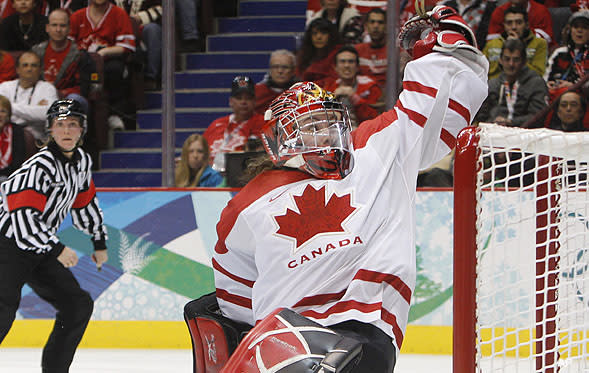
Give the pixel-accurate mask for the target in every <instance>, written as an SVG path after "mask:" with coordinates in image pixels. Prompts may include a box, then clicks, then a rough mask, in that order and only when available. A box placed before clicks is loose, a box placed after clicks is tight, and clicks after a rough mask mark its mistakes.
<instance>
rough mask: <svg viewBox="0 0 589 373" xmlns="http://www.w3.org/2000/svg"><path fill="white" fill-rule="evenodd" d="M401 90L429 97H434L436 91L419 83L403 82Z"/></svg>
mask: <svg viewBox="0 0 589 373" xmlns="http://www.w3.org/2000/svg"><path fill="white" fill-rule="evenodd" d="M403 89H405V90H407V91H412V92H418V93H423V94H426V95H428V96H431V97H436V95H437V94H438V90H437V89H435V88H433V87H428V86H425V85H423V84H421V83H419V82H415V81H407V82H403Z"/></svg>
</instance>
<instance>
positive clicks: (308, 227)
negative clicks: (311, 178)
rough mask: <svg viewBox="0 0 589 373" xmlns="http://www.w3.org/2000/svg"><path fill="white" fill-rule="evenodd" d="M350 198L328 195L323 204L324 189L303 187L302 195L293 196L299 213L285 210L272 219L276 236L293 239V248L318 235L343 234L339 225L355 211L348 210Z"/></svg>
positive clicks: (350, 207)
mask: <svg viewBox="0 0 589 373" xmlns="http://www.w3.org/2000/svg"><path fill="white" fill-rule="evenodd" d="M350 200H351V196H350V194H346V195H344V196H341V197H339V196H337V195H335V194H332V196H331V198H329V201H328V202H327V204H326V203H325V185H324V186H323V187H321V188H320V189H319V190H316V189H315V188H313V187H312V186H311V185H310V184H309V185H307V187H306V188H305V190H304V191H303V194H302V195H300V196H294V201H295V203H296V205H297V207H298V210H299V212H295V211H293V210H291V209H287V210H286V213H285V214H284V215H279V216H275V217H274V219H275V220H276V223H278V225H279V226H280V229H278V231H276V233H277V234H280V235H283V236H287V237H291V238H294V239H295V245H296V246H295V248H299V247H301V246H303V245H304V244H305V243H306V242H307V241H309V240H310V239H312V238H313V237H315V236H316V235H318V234H321V233H331V232H334V233H335V232H344V231H345V230H344V228H343V227H342V223H343V221H344V220H346V219H347V218H348V216H350V215H351V214H352V212H354V210H356V207H352V206H351V203H350Z"/></svg>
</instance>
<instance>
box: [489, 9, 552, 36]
mask: <svg viewBox="0 0 589 373" xmlns="http://www.w3.org/2000/svg"><path fill="white" fill-rule="evenodd" d="M510 6H511V2H509V1H507V2H506V3H505V4H503V5H501V6H498V7H497V8H496V9H495V10H494V11H493V14H491V22H490V24H489V33H488V34H487V40H491V39H495V38H497V37H499V35H500V34H501V33H502V32H503V31H504V30H503V14H504V13H505V10H506V9H507V8H509V7H510ZM527 10H528V24H529V25H530V30H532V32H533V33H534V34H535V35H536V36H538V37H540V38H543V39H546V41H547V42H548V44H549V45H554V44H555V41H554V37H553V35H552V17H551V16H550V12H549V11H548V8H546V7H545V6H544V5H542V4H540V3H537V2H535V1H534V0H528V9H527Z"/></svg>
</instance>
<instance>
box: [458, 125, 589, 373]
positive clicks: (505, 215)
mask: <svg viewBox="0 0 589 373" xmlns="http://www.w3.org/2000/svg"><path fill="white" fill-rule="evenodd" d="M588 162H589V133H587V132H580V133H564V132H560V131H553V130H548V129H521V128H507V127H502V126H498V125H494V124H484V123H483V124H480V125H479V127H469V128H466V129H464V130H463V131H462V132H461V133H460V135H459V136H458V139H457V147H456V158H455V163H454V295H453V307H454V308H453V310H454V311H453V312H454V315H453V367H454V372H455V373H467V372H549V373H550V372H589V334H588V331H589V268H588V267H589V233H588V232H589V198H588V192H587V163H588Z"/></svg>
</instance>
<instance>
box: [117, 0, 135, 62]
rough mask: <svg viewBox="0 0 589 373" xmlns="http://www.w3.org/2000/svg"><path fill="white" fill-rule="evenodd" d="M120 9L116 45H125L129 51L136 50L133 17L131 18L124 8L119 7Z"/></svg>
mask: <svg viewBox="0 0 589 373" xmlns="http://www.w3.org/2000/svg"><path fill="white" fill-rule="evenodd" d="M119 10H120V12H118V21H117V22H118V29H117V35H116V40H115V45H117V46H119V47H123V48H125V49H126V50H128V51H131V52H135V34H134V33H133V25H132V24H131V18H129V15H128V14H127V13H126V12H125V11H124V10H123V9H120V8H119Z"/></svg>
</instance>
